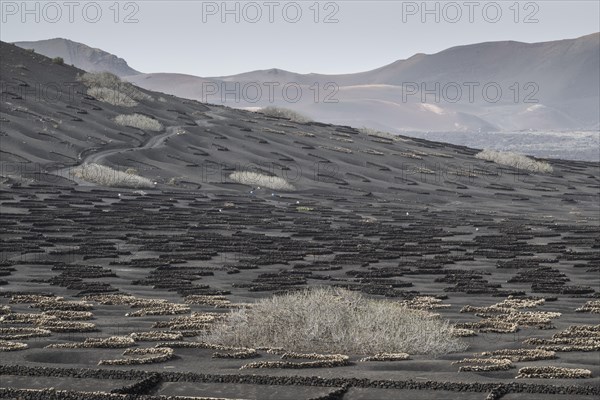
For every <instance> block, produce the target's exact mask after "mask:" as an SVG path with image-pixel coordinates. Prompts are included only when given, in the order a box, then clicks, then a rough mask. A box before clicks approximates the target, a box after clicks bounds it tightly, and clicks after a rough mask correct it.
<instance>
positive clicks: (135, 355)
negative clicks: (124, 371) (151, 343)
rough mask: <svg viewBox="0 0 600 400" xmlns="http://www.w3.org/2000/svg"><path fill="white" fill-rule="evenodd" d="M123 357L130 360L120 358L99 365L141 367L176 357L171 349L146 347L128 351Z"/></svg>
mask: <svg viewBox="0 0 600 400" xmlns="http://www.w3.org/2000/svg"><path fill="white" fill-rule="evenodd" d="M123 355H124V356H126V357H130V358H118V359H114V360H100V361H99V362H98V365H140V364H154V363H159V362H165V361H169V360H170V359H172V358H173V356H174V355H175V352H174V351H173V349H171V348H169V347H161V348H157V347H144V348H139V349H127V350H125V351H124V352H123Z"/></svg>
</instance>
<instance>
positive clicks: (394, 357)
mask: <svg viewBox="0 0 600 400" xmlns="http://www.w3.org/2000/svg"><path fill="white" fill-rule="evenodd" d="M402 360H410V355H408V354H406V353H379V354H375V355H373V356H370V357H365V358H362V359H361V360H360V361H361V362H364V361H402Z"/></svg>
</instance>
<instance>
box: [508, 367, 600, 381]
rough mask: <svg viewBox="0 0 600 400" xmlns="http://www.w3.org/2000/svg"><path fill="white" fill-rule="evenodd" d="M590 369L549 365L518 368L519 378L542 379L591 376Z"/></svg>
mask: <svg viewBox="0 0 600 400" xmlns="http://www.w3.org/2000/svg"><path fill="white" fill-rule="evenodd" d="M591 377H592V371H590V370H589V369H582V368H564V367H554V366H551V365H548V366H542V367H523V368H521V369H519V375H517V379H519V378H543V379H580V378H591Z"/></svg>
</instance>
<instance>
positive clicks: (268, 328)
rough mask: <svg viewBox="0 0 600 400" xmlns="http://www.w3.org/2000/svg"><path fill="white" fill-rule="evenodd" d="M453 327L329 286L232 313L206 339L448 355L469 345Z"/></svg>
mask: <svg viewBox="0 0 600 400" xmlns="http://www.w3.org/2000/svg"><path fill="white" fill-rule="evenodd" d="M452 330H453V328H452V327H451V326H450V325H449V324H448V323H447V322H445V321H442V320H440V319H437V318H431V314H430V313H428V312H425V311H418V310H411V309H408V308H406V307H404V306H403V305H401V304H398V303H397V302H392V301H388V300H374V299H368V298H366V297H364V296H362V295H361V294H360V293H356V292H351V291H348V290H345V289H341V288H331V287H326V288H317V289H312V290H303V291H298V292H294V293H288V294H285V295H281V296H275V297H272V298H268V299H262V300H259V301H258V302H256V303H255V304H253V306H252V307H250V308H244V309H240V310H235V311H232V312H231V313H230V314H229V315H228V316H227V318H226V319H224V320H223V321H222V322H221V323H219V322H217V323H216V324H215V325H214V327H213V328H212V329H211V330H210V332H208V333H207V334H206V339H205V340H206V341H208V342H210V343H218V344H223V345H230V346H237V347H255V346H259V347H271V348H273V347H282V348H285V349H288V350H290V351H297V352H305V351H318V352H323V353H330V352H333V353H355V354H377V353H382V352H386V353H401V352H402V353H409V354H445V353H449V352H453V351H460V350H464V349H465V348H466V345H465V344H464V343H463V342H462V341H460V340H459V339H456V338H453V337H452Z"/></svg>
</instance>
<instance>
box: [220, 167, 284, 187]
mask: <svg viewBox="0 0 600 400" xmlns="http://www.w3.org/2000/svg"><path fill="white" fill-rule="evenodd" d="M229 179H231V180H232V181H234V182H237V183H241V184H242V185H248V186H260V187H265V188H269V189H273V190H285V191H292V190H295V188H294V186H293V185H291V184H290V183H288V181H286V180H285V179H283V178H280V177H278V176H269V175H264V174H259V173H257V172H250V171H241V172H240V171H238V172H234V173H233V174H231V175H229Z"/></svg>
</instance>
